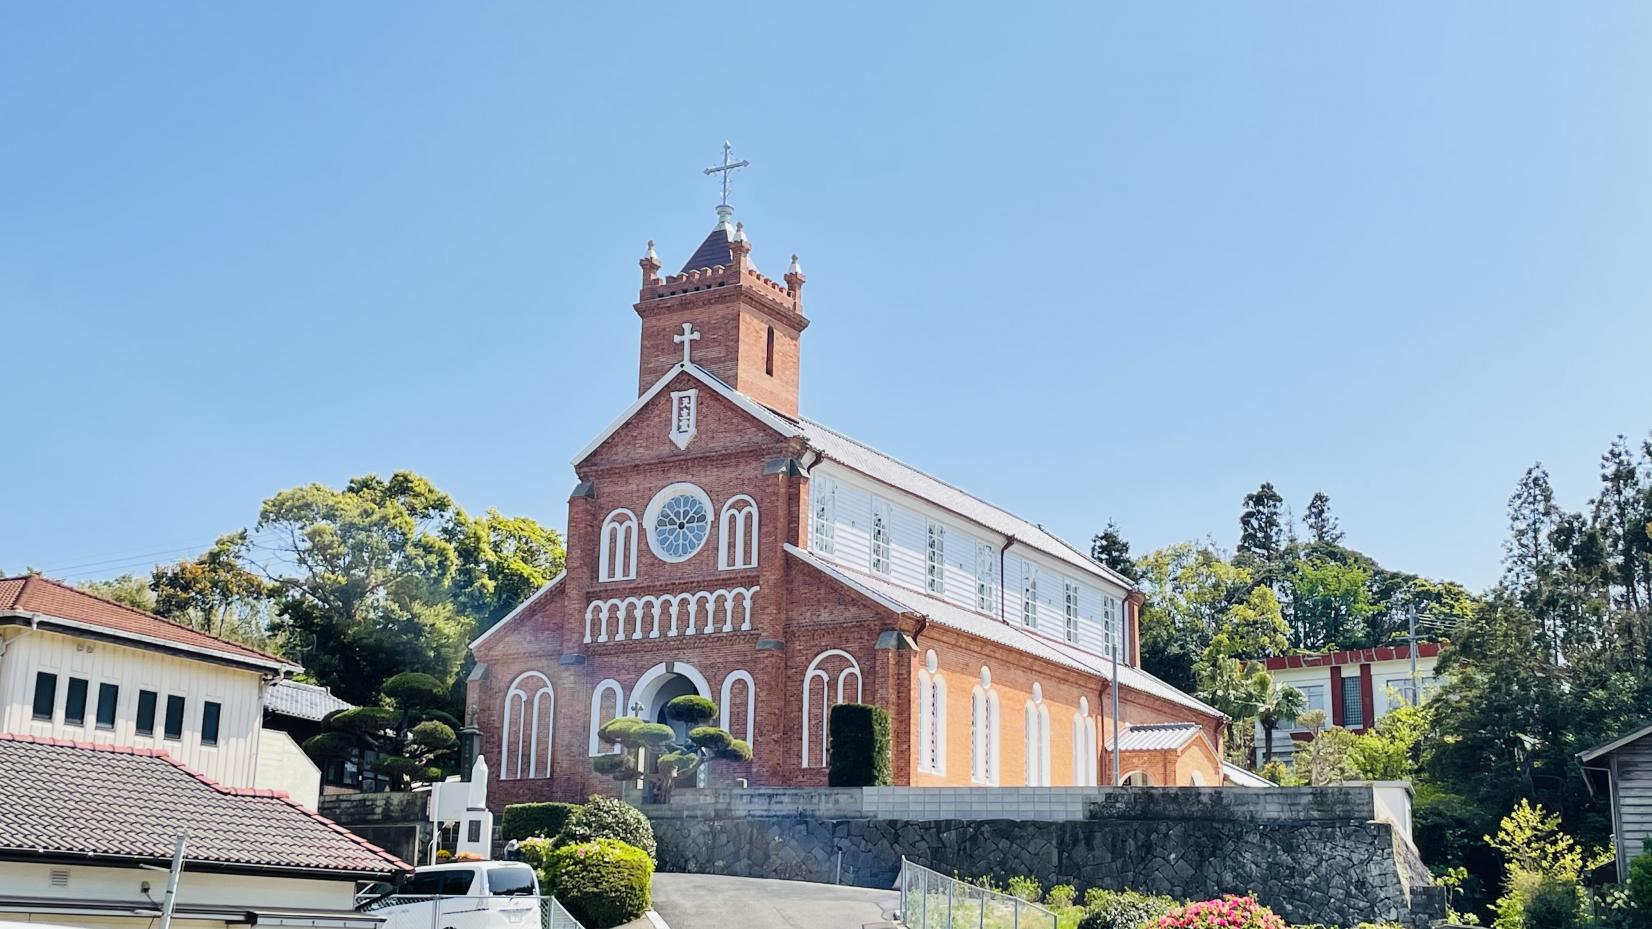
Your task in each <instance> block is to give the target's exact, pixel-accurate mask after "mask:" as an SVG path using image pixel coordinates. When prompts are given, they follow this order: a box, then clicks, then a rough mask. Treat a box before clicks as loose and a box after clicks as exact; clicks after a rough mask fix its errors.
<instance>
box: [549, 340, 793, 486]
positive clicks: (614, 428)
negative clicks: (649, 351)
mask: <svg viewBox="0 0 1652 929" xmlns="http://www.w3.org/2000/svg"><path fill="white" fill-rule="evenodd" d="M685 373H686V374H688V375H690V376H691V377H693V378H694V379H695V380H698V381H699V382H700V383H702V384H704V385H705V386H707V387H709V388H711V389H712V391H714V392H715V393H716V394H717V395H718V396H720V397H722V398H723V399H725V400H727V401H728V402H730V403H732V404H734V405H735V406H737V407H739V408H740V410H741V412H744V413H745V414H747V415H748V416H750V417H751V418H752V419H755V420H757V421H758V422H760V423H762V424H763V425H765V426H767V427H769V428H770V429H773V430H774V431H775V432H776V433H779V434H780V435H782V436H795V435H798V434H799V429H798V428H797V426H796V424H794V423H793V422H792V421H791V420H789V419H787V418H785V417H784V416H781V415H780V414H778V413H776V412H774V411H773V410H771V409H769V408H768V407H766V406H764V405H762V404H761V403H758V402H757V401H756V400H753V399H752V398H750V397H748V396H746V395H745V394H743V393H741V392H739V391H738V390H735V389H734V388H733V387H730V386H729V385H727V384H725V383H723V380H722V378H719V377H718V376H717V375H715V374H712V373H711V372H710V371H707V370H706V369H705V368H702V367H700V366H699V365H697V364H694V363H693V362H688V363H686V364H685V363H684V362H681V361H679V362H677V363H676V364H674V365H672V366H671V367H670V368H668V369H666V372H665V373H664V374H662V375H660V379H659V380H657V381H655V382H654V386H652V387H650V388H648V389H647V390H645V391H643V393H642V396H640V397H638V398H637V399H636V402H634V403H632V404H631V405H630V406H628V407H626V408H625V412H623V413H621V414H620V415H619V416H618V417H616V418H615V419H614V421H613V422H612V423H609V425H608V428H607V429H604V430H602V434H601V435H598V436H597V437H596V438H595V439H593V440H591V444H589V445H587V446H585V447H584V448H583V449H581V450H580V452H579V454H577V455H575V456H574V461H573V465H574V467H576V468H577V467H579V463H580V462H582V461H584V460H585V459H587V458H589V457H591V453H592V452H594V451H596V450H597V449H598V448H601V447H602V443H604V442H606V441H608V439H609V437H610V436H612V435H613V434H614V433H616V432H618V431H619V428H620V427H621V426H623V425H625V424H626V423H628V422H630V421H631V417H633V416H635V415H637V411H638V410H640V409H642V408H643V407H644V406H647V405H648V401H650V400H652V399H654V398H655V397H657V396H659V395H660V391H662V390H664V389H665V387H666V385H667V384H670V383H671V381H672V379H673V378H675V377H676V376H677V375H679V374H685Z"/></svg>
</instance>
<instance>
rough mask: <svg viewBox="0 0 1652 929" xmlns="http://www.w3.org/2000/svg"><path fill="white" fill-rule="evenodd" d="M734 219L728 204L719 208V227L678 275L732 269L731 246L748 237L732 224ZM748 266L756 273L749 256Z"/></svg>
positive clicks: (713, 230)
mask: <svg viewBox="0 0 1652 929" xmlns="http://www.w3.org/2000/svg"><path fill="white" fill-rule="evenodd" d="M733 218H734V210H733V209H732V208H730V207H729V206H727V205H726V204H725V205H722V206H719V207H717V225H716V226H714V227H713V228H712V230H711V233H710V234H709V235H707V236H706V237H705V241H703V242H701V243H700V247H699V248H696V249H695V250H694V254H692V255H690V256H688V261H686V262H684V263H683V269H682V270H681V271H678V272H677V273H678V274H687V273H688V272H690V271H702V270H706V269H709V268H728V267H732V266H733V265H734V253H733V251H732V250H731V249H730V248H729V246H731V245H733V244H734V243H735V242H737V241H744V240H745V235H746V233H745V230H744V229H742V228H741V227H739V226H738V225H736V224H735V223H733V222H732V220H733ZM746 264H747V266H748V267H750V268H751V269H752V270H754V271H755V270H756V269H757V265H756V264H754V263H753V262H752V260H751V258H750V257H749V256H748V257H747V258H746Z"/></svg>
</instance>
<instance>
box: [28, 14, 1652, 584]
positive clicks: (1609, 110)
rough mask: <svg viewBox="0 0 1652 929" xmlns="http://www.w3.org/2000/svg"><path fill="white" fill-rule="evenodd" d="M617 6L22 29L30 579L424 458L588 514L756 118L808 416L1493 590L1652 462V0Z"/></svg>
mask: <svg viewBox="0 0 1652 929" xmlns="http://www.w3.org/2000/svg"><path fill="white" fill-rule="evenodd" d="M610 6H612V5H608V4H585V5H583V6H578V7H570V6H569V5H562V4H557V5H553V4H538V3H490V4H474V5H466V6H463V7H456V6H453V5H451V4H436V3H429V4H416V3H351V4H312V5H298V6H292V5H285V6H280V7H276V6H263V7H259V6H247V5H222V4H205V3H202V4H187V3H174V4H168V5H142V6H135V5H130V4H113V3H110V4H93V3H86V4H15V3H14V4H8V5H4V6H0V218H3V221H0V323H3V326H0V352H3V354H4V355H5V357H6V359H7V365H6V375H5V379H4V383H5V388H4V390H3V392H0V397H3V398H4V413H5V416H6V418H7V419H8V420H9V423H8V425H7V428H6V430H5V431H6V433H7V435H8V436H9V441H8V442H7V446H8V447H7V451H6V453H5V455H4V456H0V487H3V488H4V493H3V494H0V568H5V569H10V570H13V571H15V570H19V569H21V568H22V567H23V566H24V565H26V564H27V565H34V566H37V567H42V568H46V569H48V570H49V571H51V572H52V573H55V574H60V575H67V576H70V577H71V578H73V579H79V578H84V577H91V576H98V575H104V574H112V573H118V572H119V571H121V570H126V569H138V570H144V569H145V568H146V567H147V564H148V563H149V562H150V561H154V560H158V559H161V560H171V559H173V558H176V557H179V556H181V555H183V554H185V553H186V551H187V550H192V549H196V548H199V547H201V546H203V545H204V544H206V543H208V542H210V540H211V539H212V538H213V537H214V536H215V535H217V534H218V533H220V532H223V531H226V530H230V529H233V528H238V527H241V526H245V525H248V524H250V523H251V522H253V521H254V519H255V518H256V513H257V508H258V503H259V501H260V500H261V499H262V498H264V497H266V496H268V495H269V494H271V493H272V492H274V491H276V490H279V489H281V488H284V487H289V486H293V485H296V484H301V483H305V482H309V481H322V482H327V483H331V484H337V483H340V482H342V481H344V480H345V479H347V478H349V477H350V476H352V475H355V474H360V473H364V472H369V471H378V472H381V473H386V472H389V471H391V470H394V469H397V468H411V469H414V470H417V471H420V472H422V473H424V474H426V475H428V476H430V477H431V478H432V479H434V480H435V481H436V482H437V483H438V485H439V486H441V487H442V488H444V489H446V490H448V491H449V492H451V493H452V494H454V496H455V497H456V498H457V499H458V500H459V501H460V502H461V503H462V504H463V505H464V506H466V507H467V508H469V509H472V510H478V511H479V510H482V509H485V508H487V507H497V508H499V509H501V510H504V511H506V512H509V513H521V514H527V515H532V516H534V517H537V518H539V519H541V520H544V521H546V522H548V523H551V524H554V525H557V526H559V527H560V526H561V525H562V523H563V520H564V518H565V500H566V497H567V493H568V491H569V489H570V488H571V487H572V485H573V480H574V479H573V474H572V471H571V469H570V467H569V465H568V461H569V458H570V457H571V456H572V455H573V453H574V452H576V451H577V450H578V449H579V448H581V447H582V446H583V445H584V444H585V443H586V442H587V441H588V440H589V439H590V438H591V437H592V436H593V435H595V434H596V433H597V432H598V431H600V430H601V429H602V428H603V427H604V426H605V425H606V424H607V423H608V422H609V420H610V419H611V418H612V417H613V416H614V415H615V414H616V413H618V412H619V411H620V410H621V409H623V408H624V406H625V404H626V403H627V402H628V401H629V400H630V399H631V398H632V396H633V395H634V390H635V377H636V373H635V364H636V338H637V320H636V317H635V315H634V314H633V313H632V311H631V308H630V304H631V303H632V301H633V300H634V299H635V296H636V283H637V267H636V259H637V258H638V257H639V256H640V254H641V252H642V248H643V243H644V241H645V240H647V239H650V238H652V239H655V240H656V241H657V242H658V243H659V251H660V254H661V258H662V259H663V260H664V261H665V263H666V264H667V265H668V266H670V267H673V268H674V267H675V266H676V265H675V263H676V262H680V261H682V260H683V258H684V257H686V255H687V254H688V252H689V251H690V250H691V249H692V248H693V247H694V245H695V244H697V243H698V241H699V239H700V238H701V237H703V236H704V235H705V233H706V232H707V230H708V229H709V228H710V225H711V222H712V220H713V216H712V209H711V208H712V206H713V205H714V204H715V203H716V199H717V197H716V191H715V186H714V183H713V182H711V181H710V180H708V179H706V178H705V177H703V176H702V175H701V174H700V169H701V168H702V167H704V166H705V165H708V164H710V163H712V162H713V161H714V160H715V159H716V157H717V155H718V149H719V146H720V144H721V142H722V141H723V139H724V138H725V137H726V138H729V139H732V140H733V141H734V143H735V146H736V153H737V155H738V156H740V157H745V158H749V159H750V160H751V161H752V162H753V166H752V167H751V168H750V169H749V170H747V171H744V172H742V173H741V174H740V176H739V177H738V178H737V182H736V185H735V193H734V198H733V200H734V204H735V206H736V209H737V216H738V217H739V218H740V219H742V220H744V221H745V223H746V225H747V228H748V230H749V232H750V235H751V238H752V241H753V244H754V247H755V252H754V257H755V258H756V260H757V262H758V264H759V266H760V267H762V268H763V269H764V270H766V271H769V272H770V273H778V272H779V271H781V270H783V268H784V264H785V260H786V258H787V256H788V255H789V254H790V253H791V252H793V251H796V252H798V253H800V254H801V255H802V258H803V263H804V267H805V269H806V270H807V272H808V274H809V285H808V288H809V289H808V300H807V309H808V312H809V315H810V316H811V317H812V318H813V320H814V324H813V326H811V328H810V329H809V330H808V332H807V334H806V336H805V343H804V352H805V354H804V360H803V364H804V394H803V405H804V410H805V412H807V413H808V414H810V415H812V416H813V417H815V418H817V419H820V420H821V421H823V422H826V423H828V424H831V425H833V426H835V427H837V428H839V429H843V430H845V431H848V432H850V433H852V434H854V435H856V436H858V437H860V438H862V439H863V440H865V441H867V442H869V443H871V444H874V445H877V446H879V447H882V448H884V449H885V450H887V451H889V452H891V453H893V454H896V455H898V456H900V457H902V458H905V459H907V460H909V461H911V462H913V463H915V464H918V465H920V466H923V467H926V468H927V469H929V470H931V471H933V472H934V473H936V474H937V475H939V476H941V477H943V478H946V479H948V480H951V481H953V482H954V483H958V484H960V485H962V486H964V487H966V488H969V489H971V490H973V491H975V492H976V493H978V494H980V495H981V496H983V497H985V498H987V499H989V500H991V501H993V502H995V503H998V504H1000V505H1002V506H1005V507H1007V508H1010V509H1012V510H1015V511H1017V512H1019V513H1021V514H1023V515H1026V516H1029V517H1031V518H1034V519H1038V520H1040V521H1042V522H1044V523H1045V524H1046V525H1048V526H1049V527H1051V528H1052V529H1054V530H1056V531H1058V532H1060V533H1062V534H1064V535H1066V536H1067V537H1069V538H1071V539H1074V540H1075V541H1082V540H1083V539H1086V538H1088V536H1089V534H1090V533H1091V532H1092V531H1094V530H1095V529H1097V528H1099V527H1100V526H1101V525H1103V524H1104V523H1106V521H1107V520H1108V519H1110V518H1111V519H1116V520H1117V521H1118V522H1119V523H1120V524H1121V525H1122V526H1123V528H1124V530H1125V532H1126V534H1127V536H1128V538H1129V539H1130V540H1131V542H1132V543H1133V544H1134V545H1135V547H1136V548H1137V550H1145V549H1148V548H1151V547H1155V546H1158V545H1162V544H1166V543H1169V542H1173V541H1177V540H1182V539H1188V538H1194V537H1202V536H1207V535H1209V536H1213V537H1214V538H1215V539H1216V540H1217V541H1218V542H1220V543H1222V544H1223V545H1227V546H1231V545H1232V543H1233V541H1234V537H1235V535H1236V520H1237V513H1238V506H1239V499H1240V497H1241V496H1242V495H1243V494H1244V493H1245V492H1247V491H1249V490H1251V489H1253V488H1255V486H1256V485H1257V484H1258V483H1259V482H1260V481H1263V480H1272V481H1274V482H1275V483H1276V485H1277V486H1278V487H1279V488H1280V490H1281V492H1282V493H1283V494H1284V495H1285V497H1286V498H1287V500H1288V501H1289V502H1290V503H1291V504H1292V505H1293V506H1294V508H1295V509H1296V510H1297V512H1298V513H1300V512H1301V510H1302V509H1303V507H1304V506H1305V505H1306V502H1307V499H1308V497H1309V496H1310V495H1311V494H1312V493H1313V492H1314V491H1315V490H1320V489H1322V490H1324V491H1326V492H1327V493H1329V494H1330V495H1331V498H1332V501H1333V508H1334V509H1335V511H1336V512H1337V513H1338V515H1339V516H1340V518H1341V519H1342V522H1343V525H1344V528H1345V529H1346V530H1347V531H1348V534H1349V536H1348V541H1349V542H1350V543H1351V544H1353V545H1354V546H1356V547H1358V548H1360V549H1363V550H1365V551H1366V552H1368V553H1370V554H1371V555H1373V556H1375V557H1377V558H1378V559H1379V560H1381V561H1382V562H1383V563H1385V564H1387V565H1390V566H1392V567H1396V568H1401V569H1405V570H1411V571H1416V572H1420V573H1423V574H1428V575H1432V576H1437V577H1448V578H1455V579H1459V580H1462V581H1464V582H1465V583H1468V584H1469V585H1471V586H1473V587H1476V588H1478V587H1481V586H1483V585H1485V584H1487V583H1489V582H1491V581H1493V580H1494V579H1495V578H1496V576H1497V574H1498V572H1499V566H1498V559H1499V557H1500V544H1501V540H1502V537H1503V528H1504V514H1503V508H1504V502H1505V500H1506V498H1507V497H1508V494H1509V493H1510V491H1511V489H1512V487H1513V485H1514V482H1515V480H1516V479H1517V478H1518V477H1519V475H1520V473H1521V471H1522V470H1523V469H1524V468H1525V467H1526V466H1527V465H1528V464H1530V463H1531V462H1533V461H1535V460H1539V459H1541V460H1543V461H1544V462H1545V463H1546V464H1547V465H1548V466H1549V467H1550V469H1551V470H1552V471H1553V472H1554V474H1555V478H1556V483H1557V487H1558V489H1559V491H1560V494H1561V496H1562V498H1563V501H1564V502H1566V503H1567V504H1568V505H1571V506H1581V505H1582V504H1583V502H1584V500H1585V499H1586V498H1587V497H1588V496H1589V495H1590V494H1592V493H1593V490H1594V482H1595V470H1596V461H1597V458H1598V456H1599V454H1600V452H1601V451H1603V450H1604V448H1605V446H1606V445H1607V443H1608V442H1609V441H1610V440H1611V438H1612V437H1613V436H1614V435H1616V434H1617V433H1619V432H1627V433H1629V434H1630V435H1632V436H1642V435H1645V434H1646V432H1647V431H1648V429H1652V402H1648V401H1649V399H1652V365H1649V364H1648V354H1647V346H1648V345H1652V262H1649V261H1648V260H1647V257H1646V256H1647V246H1648V243H1649V242H1652V167H1649V166H1652V121H1649V120H1648V119H1647V112H1648V111H1647V101H1648V100H1649V99H1652V59H1649V58H1648V56H1647V55H1646V49H1647V48H1648V47H1649V44H1652V5H1647V4H1644V3H1639V2H1623V3H1607V2H1602V3H1592V4H1587V5H1583V6H1578V5H1553V4H1515V3H1501V2H1498V3H1452V4H1436V3H1409V4H1380V5H1375V4H1306V3H1297V4H1286V3H1270V4H1233V3H1208V4H1075V5H1073V6H1066V7H1061V6H1045V5H1040V4H1021V5H1012V6H1005V5H1003V4H993V5H991V6H987V7H982V8H971V7H969V6H967V5H951V6H948V7H946V8H945V12H944V13H938V12H934V11H928V12H923V11H919V10H916V9H905V8H903V5H899V4H874V5H860V4H851V3H841V4H831V5H823V4H816V5H811V6H822V7H825V6H830V9H821V10H818V11H809V12H803V11H800V10H796V9H792V8H790V7H788V6H787V5H781V4H760V5H751V6H745V5H741V4H733V3H717V4H701V5H695V6H693V7H685V6H678V5H668V6H663V7H662V6H660V5H655V6H651V7H632V8H629V12H625V13H621V12H618V11H617V8H616V12H614V13H607V12H606V8H608V7H610ZM558 7H568V10H564V9H559V8H558ZM662 10H664V12H661V11H662ZM88 565H89V567H88Z"/></svg>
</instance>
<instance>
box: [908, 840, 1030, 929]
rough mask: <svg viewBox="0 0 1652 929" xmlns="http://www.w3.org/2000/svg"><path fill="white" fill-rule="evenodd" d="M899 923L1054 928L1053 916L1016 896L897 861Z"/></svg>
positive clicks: (912, 928)
mask: <svg viewBox="0 0 1652 929" xmlns="http://www.w3.org/2000/svg"><path fill="white" fill-rule="evenodd" d="M900 889H901V911H900V914H899V917H898V918H899V919H900V923H901V925H902V926H906V927H908V929H1056V915H1055V914H1054V913H1052V912H1050V911H1049V910H1047V909H1045V908H1043V907H1041V906H1039V905H1038V904H1036V903H1028V902H1027V901H1025V900H1023V899H1021V898H1020V897H1015V896H1011V895H1010V894H1005V893H999V892H998V891H995V890H988V889H987V888H985V887H979V886H977V885H975V884H970V883H966V882H964V881H960V880H957V879H956V878H951V877H947V876H946V875H945V874H942V873H940V872H939V871H931V870H930V869H928V868H926V867H924V866H922V865H916V864H913V863H912V862H910V861H907V860H906V859H905V858H904V857H903V858H901V879H900Z"/></svg>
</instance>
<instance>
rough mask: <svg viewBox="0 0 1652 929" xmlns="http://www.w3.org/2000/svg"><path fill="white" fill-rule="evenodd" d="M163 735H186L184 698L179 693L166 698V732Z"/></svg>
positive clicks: (170, 736) (169, 737)
mask: <svg viewBox="0 0 1652 929" xmlns="http://www.w3.org/2000/svg"><path fill="white" fill-rule="evenodd" d="M162 735H163V736H164V737H165V738H168V739H181V738H183V737H184V698H183V697H180V696H178V695H177V694H170V695H168V696H167V698H166V732H164V733H163V734H162Z"/></svg>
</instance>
